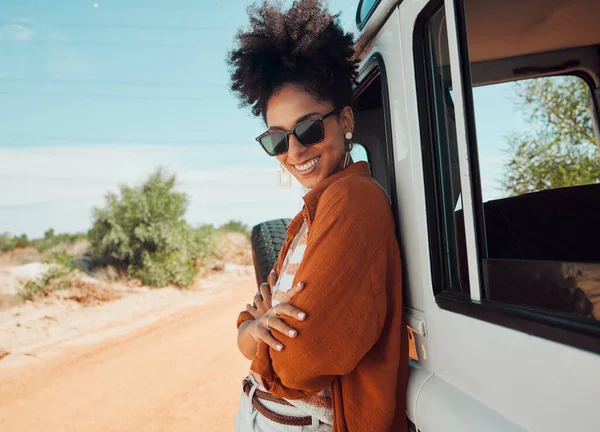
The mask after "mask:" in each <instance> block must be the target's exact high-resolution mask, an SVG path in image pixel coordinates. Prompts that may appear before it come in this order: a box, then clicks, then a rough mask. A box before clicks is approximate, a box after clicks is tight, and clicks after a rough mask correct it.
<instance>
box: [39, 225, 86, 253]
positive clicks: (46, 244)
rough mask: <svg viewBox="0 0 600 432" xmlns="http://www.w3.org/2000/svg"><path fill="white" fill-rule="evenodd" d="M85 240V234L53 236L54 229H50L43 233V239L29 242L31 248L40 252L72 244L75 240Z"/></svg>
mask: <svg viewBox="0 0 600 432" xmlns="http://www.w3.org/2000/svg"><path fill="white" fill-rule="evenodd" d="M86 238H87V235H86V234H85V233H75V234H55V233H54V229H53V228H50V229H49V230H48V231H46V232H45V233H44V237H43V238H40V239H35V240H32V241H31V246H33V247H34V248H36V249H37V250H38V251H40V252H45V251H47V250H50V249H52V248H54V247H56V246H58V245H60V244H64V243H74V242H76V241H77V240H84V239H86Z"/></svg>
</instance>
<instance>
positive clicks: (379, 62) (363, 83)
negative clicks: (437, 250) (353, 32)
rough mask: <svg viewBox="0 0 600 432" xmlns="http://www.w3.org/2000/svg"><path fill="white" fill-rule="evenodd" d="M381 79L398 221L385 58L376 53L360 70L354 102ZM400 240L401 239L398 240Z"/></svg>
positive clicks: (387, 155)
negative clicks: (374, 82)
mask: <svg viewBox="0 0 600 432" xmlns="http://www.w3.org/2000/svg"><path fill="white" fill-rule="evenodd" d="M377 77H380V80H381V102H382V107H383V122H384V127H385V149H384V150H385V160H386V171H387V173H386V174H387V179H388V182H389V185H390V190H389V194H390V200H391V204H392V212H393V214H394V219H395V220H396V221H398V214H399V213H398V199H397V189H396V170H395V169H394V145H393V138H392V121H391V115H390V112H391V111H390V106H391V105H390V95H389V88H388V81H387V77H388V75H387V72H386V68H385V61H384V59H383V56H382V55H381V54H380V53H378V52H375V53H373V54H372V55H371V56H370V57H369V59H368V60H367V61H366V62H365V64H364V65H363V66H362V67H361V68H360V70H359V72H358V78H357V80H356V82H357V84H356V87H355V88H354V92H353V96H352V99H353V102H354V101H355V100H356V99H358V98H359V97H360V95H361V94H362V93H363V92H364V91H365V90H366V89H367V88H368V87H369V85H371V84H372V82H373V81H374V80H375V79H376V78H377ZM363 147H365V150H366V151H367V156H368V157H369V161H370V160H371V157H370V153H369V149H368V148H367V147H366V146H364V144H363ZM398 240H399V238H398Z"/></svg>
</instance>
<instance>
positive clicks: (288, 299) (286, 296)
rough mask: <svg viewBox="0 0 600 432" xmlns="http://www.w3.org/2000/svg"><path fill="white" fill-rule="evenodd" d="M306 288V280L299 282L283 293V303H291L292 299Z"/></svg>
mask: <svg viewBox="0 0 600 432" xmlns="http://www.w3.org/2000/svg"><path fill="white" fill-rule="evenodd" d="M303 289H304V282H298V283H297V284H296V285H294V286H293V287H292V289H290V290H289V291H288V292H286V293H284V294H283V295H282V298H283V300H282V303H290V302H291V301H292V299H293V298H294V297H295V296H296V294H298V293H299V292H301V291H302V290H303Z"/></svg>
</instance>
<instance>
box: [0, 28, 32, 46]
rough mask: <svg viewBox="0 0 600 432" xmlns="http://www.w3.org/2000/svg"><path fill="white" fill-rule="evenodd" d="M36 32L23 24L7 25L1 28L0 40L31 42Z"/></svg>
mask: <svg viewBox="0 0 600 432" xmlns="http://www.w3.org/2000/svg"><path fill="white" fill-rule="evenodd" d="M34 36H35V32H34V31H33V30H31V29H28V28H27V27H25V26H22V25H21V24H7V25H4V26H2V28H0V40H7V41H20V42H29V41H30V40H32V39H33V37H34Z"/></svg>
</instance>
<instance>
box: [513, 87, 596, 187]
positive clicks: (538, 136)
mask: <svg viewBox="0 0 600 432" xmlns="http://www.w3.org/2000/svg"><path fill="white" fill-rule="evenodd" d="M517 100H518V103H519V106H520V108H521V109H522V110H523V111H524V112H525V114H526V116H527V118H528V120H529V122H530V123H531V125H532V128H533V133H528V134H519V133H513V134H512V135H511V136H510V137H509V138H508V144H509V150H508V153H509V159H508V162H507V163H506V165H505V168H506V173H505V175H504V178H503V180H502V183H503V186H504V188H505V190H506V191H507V192H508V193H509V194H510V195H520V194H523V193H528V192H535V191H540V190H545V189H555V188H561V187H568V186H576V185H582V184H589V183H597V182H600V156H599V154H598V147H597V144H596V138H595V136H594V129H593V126H592V117H591V116H592V112H591V110H590V102H589V101H590V96H589V88H588V86H587V85H586V83H585V82H584V81H583V80H582V79H580V78H577V77H552V78H535V79H530V80H526V81H523V82H520V83H517Z"/></svg>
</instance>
